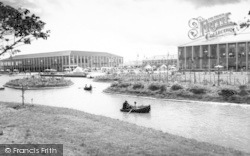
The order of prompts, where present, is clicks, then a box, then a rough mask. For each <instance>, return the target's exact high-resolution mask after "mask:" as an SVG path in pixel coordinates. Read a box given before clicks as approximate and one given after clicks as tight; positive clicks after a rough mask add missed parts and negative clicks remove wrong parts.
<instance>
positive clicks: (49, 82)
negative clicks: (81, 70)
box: [5, 77, 73, 89]
mask: <svg viewBox="0 0 250 156" xmlns="http://www.w3.org/2000/svg"><path fill="white" fill-rule="evenodd" d="M72 84H73V82H72V81H71V80H67V79H64V78H59V79H58V78H53V77H52V78H44V77H31V78H22V79H15V80H10V81H9V82H7V83H6V84H5V86H6V87H10V88H16V89H21V88H23V87H25V88H26V89H41V88H55V87H66V86H70V85H72Z"/></svg>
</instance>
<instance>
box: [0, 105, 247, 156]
mask: <svg viewBox="0 0 250 156" xmlns="http://www.w3.org/2000/svg"><path fill="white" fill-rule="evenodd" d="M16 105H17V104H16V103H5V102H0V119H1V120H0V131H3V135H0V144H14V143H16V144H18V143H21V144H24V143H29V144H35V143H39V144H53V143H57V144H63V146H64V155H65V156H71V155H72V156H74V155H76V156H78V155H79V156H84V155H101V156H103V155H104V156H105V155H114V156H119V155H131V156H135V155H180V156H183V155H190V156H193V155H227V156H230V155H250V154H247V153H243V152H240V151H236V150H234V149H230V148H225V147H221V146H217V145H212V144H209V143H202V142H198V141H196V140H193V139H186V138H183V137H179V136H175V135H171V134H168V133H163V132H160V131H157V130H153V129H149V128H144V127H140V126H136V125H134V124H130V123H126V122H122V121H119V120H115V119H111V118H107V117H103V116H97V115H91V114H88V113H85V112H81V111H77V110H72V109H67V108H57V107H48V106H41V105H34V106H32V105H26V107H25V108H21V109H14V108H13V107H14V106H16Z"/></svg>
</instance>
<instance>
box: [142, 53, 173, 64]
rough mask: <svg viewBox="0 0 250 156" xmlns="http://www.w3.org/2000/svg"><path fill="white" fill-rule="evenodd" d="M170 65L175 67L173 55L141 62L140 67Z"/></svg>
mask: <svg viewBox="0 0 250 156" xmlns="http://www.w3.org/2000/svg"><path fill="white" fill-rule="evenodd" d="M163 64H164V65H167V66H169V65H171V66H177V59H176V58H174V55H170V56H169V55H157V56H153V57H150V58H147V59H144V60H142V66H146V65H150V66H156V67H159V66H161V65H163Z"/></svg>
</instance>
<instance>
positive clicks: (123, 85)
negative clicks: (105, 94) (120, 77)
mask: <svg viewBox="0 0 250 156" xmlns="http://www.w3.org/2000/svg"><path fill="white" fill-rule="evenodd" d="M130 85H131V83H128V82H122V83H120V84H119V85H118V87H120V88H127V87H128V86H130Z"/></svg>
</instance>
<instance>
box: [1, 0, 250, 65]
mask: <svg viewBox="0 0 250 156" xmlns="http://www.w3.org/2000/svg"><path fill="white" fill-rule="evenodd" d="M0 1H3V2H4V3H6V4H9V5H11V6H15V7H24V8H27V9H29V10H31V12H32V13H35V14H36V15H38V16H40V17H41V19H42V20H43V21H44V22H45V23H46V27H45V30H51V34H50V37H49V38H48V40H42V39H39V40H34V41H33V42H32V44H31V45H24V46H21V47H18V48H19V49H20V50H21V51H22V52H21V53H20V54H28V53H39V52H51V51H61V50H82V51H101V52H110V53H113V54H117V55H120V56H123V57H124V59H125V61H126V60H127V61H128V60H136V59H138V58H139V59H143V58H145V57H150V56H154V55H167V54H170V55H175V56H177V46H178V45H182V44H185V43H188V42H191V40H190V39H189V38H188V35H187V34H188V31H189V30H190V28H189V26H188V21H189V20H190V19H191V18H197V17H203V18H205V19H207V18H210V17H213V16H216V15H219V14H221V13H227V12H231V13H232V15H231V16H230V18H231V20H232V21H235V22H239V21H240V20H242V19H243V18H244V17H246V16H247V14H248V12H249V11H250V0H209V1H208V0H0Z"/></svg>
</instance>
